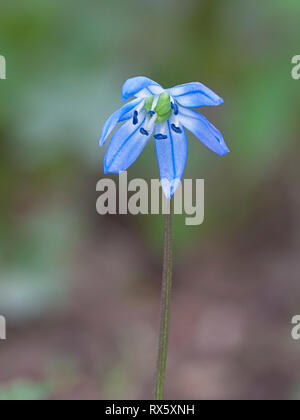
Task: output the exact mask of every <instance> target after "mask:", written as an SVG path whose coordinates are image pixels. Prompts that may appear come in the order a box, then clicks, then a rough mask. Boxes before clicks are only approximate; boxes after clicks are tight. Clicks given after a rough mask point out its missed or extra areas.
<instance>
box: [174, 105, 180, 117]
mask: <svg viewBox="0 0 300 420" xmlns="http://www.w3.org/2000/svg"><path fill="white" fill-rule="evenodd" d="M173 109H174V115H178V112H179V111H178V105H177V104H175V102H174V103H173Z"/></svg>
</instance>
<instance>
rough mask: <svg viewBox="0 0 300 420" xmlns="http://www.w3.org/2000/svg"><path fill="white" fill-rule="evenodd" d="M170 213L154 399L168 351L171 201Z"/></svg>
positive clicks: (160, 388) (162, 383) (160, 391)
mask: <svg viewBox="0 0 300 420" xmlns="http://www.w3.org/2000/svg"><path fill="white" fill-rule="evenodd" d="M170 207H171V211H170V214H165V216H164V254H163V274H162V291H161V313H160V334H159V346H158V357H157V370H156V383H155V395H154V398H155V400H162V399H163V397H164V386H165V375H166V362H167V351H168V335H169V318H170V297H171V286H172V203H171V206H170Z"/></svg>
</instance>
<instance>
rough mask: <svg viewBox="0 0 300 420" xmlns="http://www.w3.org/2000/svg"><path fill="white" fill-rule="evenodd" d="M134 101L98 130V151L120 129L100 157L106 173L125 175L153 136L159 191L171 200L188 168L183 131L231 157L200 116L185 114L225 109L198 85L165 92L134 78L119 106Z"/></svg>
mask: <svg viewBox="0 0 300 420" xmlns="http://www.w3.org/2000/svg"><path fill="white" fill-rule="evenodd" d="M132 97H135V99H133V100H131V101H130V102H128V103H126V104H125V105H124V106H122V108H120V109H118V110H117V111H115V112H114V113H113V114H112V115H111V116H110V117H109V118H108V120H107V121H106V122H105V124H104V126H103V128H102V132H101V138H100V146H103V145H104V143H105V142H106V140H107V138H108V136H109V135H110V134H111V132H112V131H113V130H114V128H115V127H116V125H117V124H118V123H121V125H120V126H119V127H118V129H117V130H116V132H115V133H114V135H113V136H112V139H111V140H110V143H109V145H108V148H107V151H106V154H105V157H104V172H105V173H108V172H114V173H119V172H122V171H126V170H127V169H128V168H129V166H130V165H131V164H132V163H133V162H134V161H135V160H136V159H137V157H138V156H139V155H140V153H141V152H142V150H143V148H144V147H145V145H146V143H147V142H148V140H149V139H150V138H151V136H152V134H154V139H155V148H156V154H157V160H158V165H159V171H160V178H161V182H162V188H163V191H164V194H165V195H166V197H167V198H168V199H170V198H171V197H172V195H173V194H174V192H175V190H176V188H177V187H178V185H179V184H180V181H181V178H182V175H183V171H184V168H185V164H186V159H187V151H188V143H187V139H186V134H185V128H186V129H187V130H189V131H190V132H191V133H193V134H194V135H195V136H196V137H197V138H198V139H199V140H201V141H202V143H204V144H205V145H206V146H207V147H208V148H209V149H211V150H212V151H213V152H215V153H217V154H218V155H220V156H224V155H225V154H226V153H228V152H229V149H228V147H227V146H226V144H225V142H224V139H223V137H222V134H221V133H220V132H219V130H217V129H216V128H215V127H214V126H213V125H212V124H211V123H210V122H209V121H208V120H207V119H206V118H205V117H203V115H201V114H199V113H198V112H196V111H194V110H191V109H189V108H198V107H201V106H217V105H221V104H222V103H223V99H221V98H220V97H219V96H218V95H216V94H215V93H214V92H213V91H211V90H210V89H208V88H207V87H206V86H204V85H203V84H202V83H199V82H191V83H185V84H183V85H178V86H175V87H173V88H170V89H163V88H162V87H161V86H160V85H159V84H158V83H156V82H154V81H153V80H151V79H148V78H147V77H143V76H139V77H133V78H131V79H128V80H127V81H126V82H125V83H124V85H123V87H122V99H123V101H126V100H127V99H129V98H132Z"/></svg>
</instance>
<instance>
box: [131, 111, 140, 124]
mask: <svg viewBox="0 0 300 420" xmlns="http://www.w3.org/2000/svg"><path fill="white" fill-rule="evenodd" d="M132 122H133V125H136V124H137V123H138V122H139V120H138V112H137V111H134V113H133V121H132Z"/></svg>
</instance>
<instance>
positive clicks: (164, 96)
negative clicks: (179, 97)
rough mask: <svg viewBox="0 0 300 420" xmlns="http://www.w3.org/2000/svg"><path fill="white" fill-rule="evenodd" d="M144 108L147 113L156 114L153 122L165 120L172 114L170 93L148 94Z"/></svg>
mask: <svg viewBox="0 0 300 420" xmlns="http://www.w3.org/2000/svg"><path fill="white" fill-rule="evenodd" d="M144 109H145V111H146V112H147V114H150V115H154V114H156V115H157V118H156V121H155V122H165V121H167V120H168V119H169V118H170V116H171V114H172V106H171V101H170V95H169V94H168V92H162V93H161V94H160V95H159V97H154V96H148V97H147V98H146V99H145V105H144Z"/></svg>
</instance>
